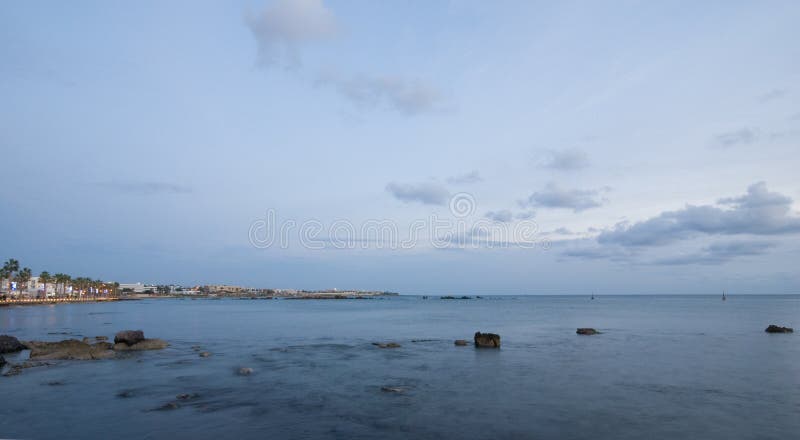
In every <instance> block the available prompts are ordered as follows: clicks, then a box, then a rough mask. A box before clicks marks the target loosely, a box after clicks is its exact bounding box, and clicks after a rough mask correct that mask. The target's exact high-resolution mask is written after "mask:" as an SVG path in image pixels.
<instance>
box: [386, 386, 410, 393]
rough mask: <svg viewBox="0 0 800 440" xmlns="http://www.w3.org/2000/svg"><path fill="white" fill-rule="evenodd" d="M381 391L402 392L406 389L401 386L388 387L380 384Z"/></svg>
mask: <svg viewBox="0 0 800 440" xmlns="http://www.w3.org/2000/svg"><path fill="white" fill-rule="evenodd" d="M381 391H383V392H384V393H400V394H402V393H404V392H405V391H406V390H405V388H403V387H389V386H382V387H381Z"/></svg>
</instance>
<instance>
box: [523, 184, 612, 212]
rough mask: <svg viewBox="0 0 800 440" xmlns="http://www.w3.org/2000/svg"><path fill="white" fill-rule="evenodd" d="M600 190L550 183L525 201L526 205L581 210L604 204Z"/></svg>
mask: <svg viewBox="0 0 800 440" xmlns="http://www.w3.org/2000/svg"><path fill="white" fill-rule="evenodd" d="M600 195H601V191H599V190H581V189H566V188H562V187H560V186H559V185H557V184H555V183H552V182H551V183H549V184H547V186H545V187H544V188H543V189H542V190H540V191H537V192H535V193H533V194H531V195H530V196H529V197H528V198H527V199H526V200H525V201H524V202H523V205H526V206H538V207H544V208H563V209H571V210H573V211H574V212H581V211H585V210H587V209H591V208H597V207H599V206H602V205H603V200H602V198H601V197H600Z"/></svg>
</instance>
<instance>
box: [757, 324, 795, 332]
mask: <svg viewBox="0 0 800 440" xmlns="http://www.w3.org/2000/svg"><path fill="white" fill-rule="evenodd" d="M764 331H765V332H767V333H794V329H793V328H791V327H781V326H779V325H775V324H771V325H770V326H769V327H767V329H766V330H764Z"/></svg>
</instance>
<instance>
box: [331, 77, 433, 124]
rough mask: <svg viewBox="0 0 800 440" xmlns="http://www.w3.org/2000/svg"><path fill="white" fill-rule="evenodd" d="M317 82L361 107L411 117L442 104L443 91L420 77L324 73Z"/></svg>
mask: <svg viewBox="0 0 800 440" xmlns="http://www.w3.org/2000/svg"><path fill="white" fill-rule="evenodd" d="M317 83H318V84H320V85H328V86H331V87H333V88H334V89H335V90H336V91H337V92H339V94H341V95H342V96H343V97H345V98H347V99H348V100H349V101H351V102H352V103H353V104H355V105H356V107H359V108H362V109H367V108H370V109H371V108H388V109H390V110H395V111H398V112H400V113H403V114H405V115H409V116H411V115H416V114H419V113H424V112H427V111H432V110H435V109H437V108H439V107H440V105H441V104H442V103H443V97H442V94H441V93H440V92H439V91H438V90H436V89H435V88H434V87H432V86H430V85H428V84H426V83H424V82H422V81H421V80H419V79H409V78H403V77H401V76H396V75H379V76H367V75H357V76H353V77H342V76H340V75H336V74H325V75H321V76H320V77H319V79H318V80H317Z"/></svg>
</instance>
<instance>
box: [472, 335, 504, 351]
mask: <svg viewBox="0 0 800 440" xmlns="http://www.w3.org/2000/svg"><path fill="white" fill-rule="evenodd" d="M475 347H478V348H500V335H497V334H494V333H481V332H475Z"/></svg>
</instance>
